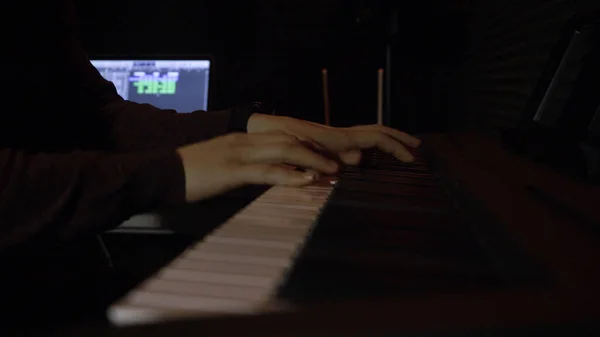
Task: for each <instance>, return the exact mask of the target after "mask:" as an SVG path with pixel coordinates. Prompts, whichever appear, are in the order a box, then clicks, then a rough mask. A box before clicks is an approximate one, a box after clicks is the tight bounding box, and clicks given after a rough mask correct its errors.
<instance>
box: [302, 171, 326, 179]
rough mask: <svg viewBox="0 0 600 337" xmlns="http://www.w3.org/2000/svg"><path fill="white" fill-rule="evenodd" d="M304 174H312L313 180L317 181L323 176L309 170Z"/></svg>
mask: <svg viewBox="0 0 600 337" xmlns="http://www.w3.org/2000/svg"><path fill="white" fill-rule="evenodd" d="M304 173H306V174H312V175H313V177H314V179H315V180H319V179H321V177H322V176H323V175H322V174H321V172H319V171H315V170H311V169H308V170H305V171H304Z"/></svg>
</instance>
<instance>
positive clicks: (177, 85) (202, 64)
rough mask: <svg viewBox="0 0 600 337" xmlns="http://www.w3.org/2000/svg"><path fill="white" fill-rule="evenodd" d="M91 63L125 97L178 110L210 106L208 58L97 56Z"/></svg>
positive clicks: (191, 109) (194, 109) (184, 110)
mask: <svg viewBox="0 0 600 337" xmlns="http://www.w3.org/2000/svg"><path fill="white" fill-rule="evenodd" d="M92 64H93V65H94V66H95V67H96V68H97V69H98V71H99V72H100V74H101V75H102V76H103V77H104V78H105V79H107V80H109V81H111V82H112V83H113V84H114V85H115V89H116V90H117V93H118V94H119V95H120V96H121V97H123V98H124V99H127V100H130V101H132V102H136V103H147V104H151V105H154V106H156V107H158V108H161V109H174V110H176V111H178V112H192V111H196V110H206V109H207V106H208V86H209V80H208V79H209V71H210V61H208V60H187V61H185V60H171V61H169V60H159V61H148V60H143V61H135V60H96V61H92Z"/></svg>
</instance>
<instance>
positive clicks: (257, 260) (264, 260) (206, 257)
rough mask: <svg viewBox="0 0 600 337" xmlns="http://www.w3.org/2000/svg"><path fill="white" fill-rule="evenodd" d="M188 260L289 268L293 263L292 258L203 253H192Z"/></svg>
mask: <svg viewBox="0 0 600 337" xmlns="http://www.w3.org/2000/svg"><path fill="white" fill-rule="evenodd" d="M187 258H189V259H194V260H199V261H213V262H234V263H249V264H257V265H261V266H273V267H287V266H289V265H290V263H291V256H290V257H261V256H251V255H243V254H223V253H210V252H201V251H192V252H190V253H189V254H188V255H187Z"/></svg>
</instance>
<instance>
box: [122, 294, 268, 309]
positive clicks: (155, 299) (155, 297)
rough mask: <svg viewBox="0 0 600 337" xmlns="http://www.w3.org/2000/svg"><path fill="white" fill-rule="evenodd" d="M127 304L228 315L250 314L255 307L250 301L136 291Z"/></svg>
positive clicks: (129, 297)
mask: <svg viewBox="0 0 600 337" xmlns="http://www.w3.org/2000/svg"><path fill="white" fill-rule="evenodd" d="M127 302H128V303H130V304H132V305H134V306H146V305H148V306H152V307H157V308H163V309H177V310H201V311H204V310H205V311H221V312H229V313H245V312H251V311H252V309H253V308H254V307H255V306H256V305H255V304H254V303H252V302H250V301H241V300H232V299H226V298H214V297H205V296H188V295H175V294H163V293H151V292H146V291H138V292H134V293H131V294H130V295H129V296H128V298H127Z"/></svg>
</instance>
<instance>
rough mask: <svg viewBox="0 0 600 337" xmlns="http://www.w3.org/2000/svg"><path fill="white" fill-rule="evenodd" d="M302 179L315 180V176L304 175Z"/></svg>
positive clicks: (310, 174)
mask: <svg viewBox="0 0 600 337" xmlns="http://www.w3.org/2000/svg"><path fill="white" fill-rule="evenodd" d="M304 179H306V180H315V174H314V173H306V174H305V175H304Z"/></svg>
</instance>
